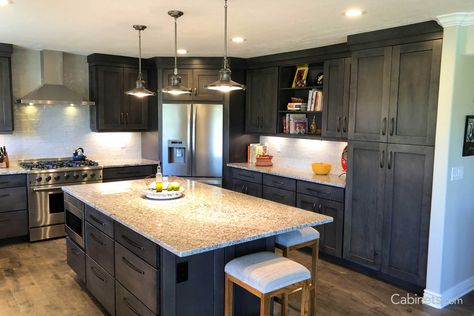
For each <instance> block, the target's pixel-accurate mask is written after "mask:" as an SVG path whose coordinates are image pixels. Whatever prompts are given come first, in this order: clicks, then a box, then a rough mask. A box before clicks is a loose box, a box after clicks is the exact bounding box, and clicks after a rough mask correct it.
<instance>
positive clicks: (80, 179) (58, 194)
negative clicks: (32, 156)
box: [20, 158, 102, 241]
mask: <svg viewBox="0 0 474 316" xmlns="http://www.w3.org/2000/svg"><path fill="white" fill-rule="evenodd" d="M20 166H21V167H22V168H24V169H27V170H29V172H28V216H29V229H30V241H37V240H44V239H49V238H56V237H63V236H65V231H64V218H65V207H64V194H63V192H62V190H61V187H62V186H65V185H77V184H85V183H95V182H102V167H101V166H99V164H98V163H97V162H95V161H92V160H82V161H74V160H70V159H68V158H62V159H42V160H34V161H33V160H28V161H22V162H20Z"/></svg>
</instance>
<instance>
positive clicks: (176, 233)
mask: <svg viewBox="0 0 474 316" xmlns="http://www.w3.org/2000/svg"><path fill="white" fill-rule="evenodd" d="M177 181H178V182H180V183H181V185H182V187H183V188H184V189H185V196H184V197H182V198H180V199H176V200H169V201H153V200H148V199H146V198H145V197H144V192H145V190H146V183H145V181H144V180H133V181H123V182H115V183H114V182H110V183H95V184H85V185H78V186H69V187H68V186H66V187H63V191H64V192H66V193H69V194H70V195H72V196H74V197H75V198H77V199H79V200H81V201H82V202H84V203H85V204H87V205H89V206H91V207H93V208H95V209H97V210H98V211H100V212H102V213H104V214H105V215H108V216H110V217H112V218H113V219H114V220H116V221H117V222H119V223H121V224H123V225H125V226H127V227H129V228H130V229H132V230H134V231H136V232H137V233H139V234H141V235H143V236H144V237H146V238H148V239H150V240H152V241H153V242H155V243H157V244H158V245H159V246H161V247H163V248H165V249H167V250H168V251H170V252H172V253H173V254H175V255H177V256H179V257H186V256H190V255H194V254H198V253H203V252H207V251H211V250H215V249H219V248H225V247H228V246H232V245H236V244H240V243H244V242H248V241H252V240H257V239H261V238H266V237H271V236H274V235H277V234H280V233H285V232H289V231H294V230H297V229H300V228H303V227H308V226H317V225H322V224H325V223H330V222H332V221H333V219H332V217H329V216H325V215H322V214H318V213H314V212H308V211H305V210H302V209H298V208H295V207H290V206H286V205H284V204H280V203H275V202H271V201H267V200H264V199H260V198H256V197H252V196H248V195H245V194H242V193H237V192H234V191H230V190H226V189H222V188H218V187H215V186H210V185H206V184H202V183H198V182H195V181H191V180H185V179H181V178H178V180H177Z"/></svg>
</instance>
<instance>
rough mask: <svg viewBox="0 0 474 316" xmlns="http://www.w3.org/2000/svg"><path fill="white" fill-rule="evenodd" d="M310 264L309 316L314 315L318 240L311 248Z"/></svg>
mask: <svg viewBox="0 0 474 316" xmlns="http://www.w3.org/2000/svg"><path fill="white" fill-rule="evenodd" d="M311 255H312V260H311V261H312V262H311V286H310V300H311V303H310V305H311V308H310V311H311V313H310V315H312V316H315V315H316V282H317V279H316V274H317V268H318V258H319V239H317V240H316V242H315V243H314V245H313V247H312V254H311Z"/></svg>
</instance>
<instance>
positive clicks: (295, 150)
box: [260, 136, 347, 175]
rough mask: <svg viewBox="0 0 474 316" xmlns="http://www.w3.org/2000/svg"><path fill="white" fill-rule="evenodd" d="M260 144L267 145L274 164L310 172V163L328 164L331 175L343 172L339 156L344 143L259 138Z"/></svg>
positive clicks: (270, 137) (269, 137)
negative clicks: (330, 167)
mask: <svg viewBox="0 0 474 316" xmlns="http://www.w3.org/2000/svg"><path fill="white" fill-rule="evenodd" d="M260 143H261V144H267V145H268V150H269V153H270V155H272V156H273V163H274V164H279V165H283V166H286V167H291V168H296V169H303V170H307V171H309V172H311V163H313V162H328V163H331V164H332V169H331V173H332V174H337V175H339V174H341V173H342V172H343V171H342V167H341V154H342V151H343V150H344V147H345V146H346V145H347V143H346V142H333V141H323V140H313V139H299V138H284V137H272V136H260Z"/></svg>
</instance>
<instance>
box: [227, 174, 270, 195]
mask: <svg viewBox="0 0 474 316" xmlns="http://www.w3.org/2000/svg"><path fill="white" fill-rule="evenodd" d="M232 190H233V191H236V192H240V193H244V194H248V195H252V196H255V197H260V198H261V197H262V194H263V192H262V191H263V190H262V184H260V183H254V182H248V181H243V180H240V179H235V178H234V179H232Z"/></svg>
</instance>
